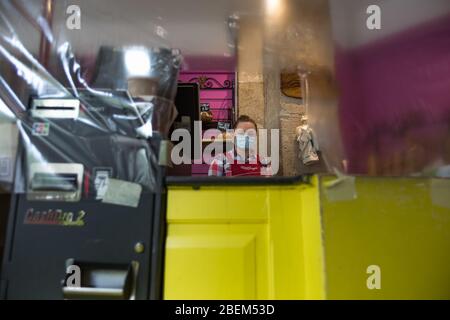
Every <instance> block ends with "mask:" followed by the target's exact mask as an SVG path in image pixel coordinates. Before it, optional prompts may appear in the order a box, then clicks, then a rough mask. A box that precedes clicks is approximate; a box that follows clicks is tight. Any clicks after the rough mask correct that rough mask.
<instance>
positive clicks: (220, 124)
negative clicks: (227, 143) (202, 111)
mask: <svg viewBox="0 0 450 320" xmlns="http://www.w3.org/2000/svg"><path fill="white" fill-rule="evenodd" d="M217 129H219V130H221V131H226V130H229V129H231V123H229V122H222V121H219V122H218V123H217Z"/></svg>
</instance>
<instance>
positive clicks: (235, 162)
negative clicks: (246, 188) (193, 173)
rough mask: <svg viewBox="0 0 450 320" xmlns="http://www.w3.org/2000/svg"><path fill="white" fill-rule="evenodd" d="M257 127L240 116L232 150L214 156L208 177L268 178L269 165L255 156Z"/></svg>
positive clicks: (235, 127)
mask: <svg viewBox="0 0 450 320" xmlns="http://www.w3.org/2000/svg"><path fill="white" fill-rule="evenodd" d="M257 129H258V128H257V125H256V122H255V121H254V120H253V119H252V118H250V117H249V116H245V115H242V116H240V117H239V118H238V119H237V121H236V123H235V125H234V146H235V147H234V150H230V151H228V152H226V153H223V154H219V155H218V156H216V157H215V158H214V159H213V160H212V162H211V165H210V167H209V171H208V175H209V176H228V177H231V176H233V177H236V176H270V175H272V172H271V168H270V164H269V163H268V161H267V160H265V159H261V157H260V156H259V155H258V154H257Z"/></svg>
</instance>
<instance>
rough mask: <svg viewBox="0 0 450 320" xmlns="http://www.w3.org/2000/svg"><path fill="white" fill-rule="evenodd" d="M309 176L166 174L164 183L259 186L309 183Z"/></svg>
mask: <svg viewBox="0 0 450 320" xmlns="http://www.w3.org/2000/svg"><path fill="white" fill-rule="evenodd" d="M309 181H310V176H307V175H302V176H293V177H206V176H205V177H187V176H185V177H181V176H168V177H166V184H167V185H168V186H193V187H202V186H229V185H235V186H236V185H238V186H239V185H242V186H246V185H248V186H259V185H291V184H298V183H309Z"/></svg>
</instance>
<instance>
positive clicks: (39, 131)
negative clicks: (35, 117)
mask: <svg viewBox="0 0 450 320" xmlns="http://www.w3.org/2000/svg"><path fill="white" fill-rule="evenodd" d="M49 133H50V124H49V123H47V122H35V123H33V128H32V134H33V136H41V137H46V136H48V135H49Z"/></svg>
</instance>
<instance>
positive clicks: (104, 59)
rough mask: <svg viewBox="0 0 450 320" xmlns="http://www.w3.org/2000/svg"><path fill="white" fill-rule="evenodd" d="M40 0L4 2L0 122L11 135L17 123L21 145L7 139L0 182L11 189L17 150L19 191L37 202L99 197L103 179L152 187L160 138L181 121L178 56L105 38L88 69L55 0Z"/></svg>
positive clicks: (160, 46) (0, 10)
mask: <svg viewBox="0 0 450 320" xmlns="http://www.w3.org/2000/svg"><path fill="white" fill-rule="evenodd" d="M43 3H45V4H46V5H50V7H49V8H48V9H49V11H48V12H47V11H45V6H43ZM43 3H40V2H39V1H32V2H30V1H1V3H0V120H1V121H2V124H3V125H4V126H7V129H5V132H6V130H12V131H14V130H13V129H14V127H16V128H17V130H18V133H19V141H18V145H17V144H16V143H13V142H11V141H14V137H12V136H8V137H7V138H5V139H6V140H8V141H9V143H10V144H11V146H9V145H7V146H6V147H5V148H4V149H5V150H0V152H3V154H0V158H1V159H0V160H2V161H3V162H1V163H0V164H1V166H2V169H3V175H0V176H1V177H0V180H1V181H0V182H1V183H2V185H3V188H11V182H12V180H13V174H12V172H13V163H14V161H15V160H14V158H15V149H16V148H17V149H18V153H19V154H18V155H19V156H18V157H17V158H18V159H19V160H18V162H17V165H19V166H20V168H19V167H17V171H19V170H22V171H21V172H20V174H18V175H16V179H15V180H16V181H15V183H14V185H15V187H14V190H12V191H13V192H16V193H22V192H28V193H35V194H36V195H37V196H36V197H37V198H39V199H40V200H44V198H45V200H52V199H53V200H68V201H75V200H77V199H79V198H80V196H81V194H82V193H83V194H84V193H86V194H90V193H93V196H96V197H97V198H101V197H102V195H101V193H102V192H101V190H102V189H101V187H100V186H101V185H102V183H103V184H104V183H105V181H107V179H117V180H119V181H123V182H131V183H136V184H139V185H140V186H141V187H142V188H143V189H144V190H150V191H151V190H153V189H154V188H155V185H156V181H155V179H156V170H158V150H159V145H158V142H159V141H160V140H162V139H164V138H165V137H166V136H167V134H168V131H169V129H170V126H171V125H172V122H173V120H174V119H175V117H176V108H175V106H174V104H173V100H174V97H175V93H176V88H177V78H178V73H179V69H180V66H181V62H182V56H181V53H180V52H179V50H175V49H172V48H169V47H168V46H167V45H165V44H164V43H163V42H158V41H150V42H146V43H145V42H144V43H141V42H136V43H133V44H128V43H127V44H124V45H117V44H115V45H110V44H109V43H108V42H107V41H100V40H99V41H98V43H97V46H96V48H91V50H96V51H97V58H96V60H95V68H91V70H94V72H93V73H92V72H91V73H90V74H89V73H87V72H85V71H86V70H84V69H83V68H82V67H81V64H80V62H79V58H78V57H77V55H76V54H75V51H76V50H74V48H73V47H72V41H71V40H70V39H69V38H70V37H69V36H68V34H67V33H64V32H62V31H61V30H62V29H65V28H66V26H65V25H64V24H63V23H60V22H58V23H53V25H52V14H51V13H52V11H53V10H54V7H52V2H51V1H47V2H43ZM53 5H55V6H56V5H58V6H61V7H60V8H65V7H68V5H69V4H68V3H66V2H64V1H61V2H58V3H57V4H56V2H53ZM94 15H95V13H94ZM94 18H95V17H94ZM133 28H137V26H136V25H133V24H130V25H129V27H128V30H126V32H130V33H132V32H133V31H132V30H133ZM67 30H68V29H67ZM36 39H40V42H39V44H38V43H37V41H36ZM2 134H4V132H3V130H2ZM2 145H3V146H5V144H2ZM2 177H3V179H2ZM96 193H97V194H96Z"/></svg>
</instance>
